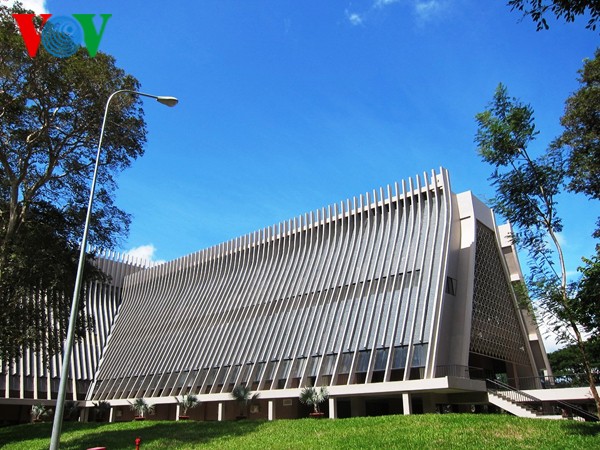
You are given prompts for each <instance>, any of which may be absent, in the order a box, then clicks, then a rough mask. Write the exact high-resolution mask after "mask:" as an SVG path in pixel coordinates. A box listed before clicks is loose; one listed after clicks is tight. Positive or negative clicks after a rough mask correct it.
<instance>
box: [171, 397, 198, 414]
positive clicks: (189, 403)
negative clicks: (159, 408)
mask: <svg viewBox="0 0 600 450" xmlns="http://www.w3.org/2000/svg"><path fill="white" fill-rule="evenodd" d="M177 403H179V407H180V408H181V409H182V410H183V414H179V420H188V419H189V418H190V417H189V416H188V415H187V411H188V409H192V408H195V407H196V406H198V405H199V404H200V400H198V397H196V396H195V395H182V396H181V400H178V402H177Z"/></svg>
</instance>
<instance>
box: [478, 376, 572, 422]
mask: <svg viewBox="0 0 600 450" xmlns="http://www.w3.org/2000/svg"><path fill="white" fill-rule="evenodd" d="M486 384H487V391H488V400H489V402H490V403H491V404H492V405H496V406H497V407H498V408H502V409H503V410H504V411H506V412H509V413H511V414H513V415H515V416H517V417H528V418H531V419H562V416H560V415H547V414H543V412H542V408H541V405H542V401H541V400H540V399H538V398H536V397H534V396H532V395H529V394H526V393H525V392H522V391H519V390H517V389H515V388H513V387H511V386H509V385H507V384H504V383H502V382H500V381H497V380H490V379H488V380H486Z"/></svg>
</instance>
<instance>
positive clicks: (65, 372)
mask: <svg viewBox="0 0 600 450" xmlns="http://www.w3.org/2000/svg"><path fill="white" fill-rule="evenodd" d="M122 93H128V94H133V95H141V96H143V97H150V98H154V99H156V101H158V102H159V103H162V104H163V105H167V106H175V105H176V104H177V102H178V100H177V99H176V98H175V97H165V96H158V95H151V94H145V93H143V92H137V91H133V90H130V89H120V90H118V91H115V92H113V93H112V94H111V95H110V96H109V97H108V100H107V101H106V107H105V108H104V119H103V120H102V129H101V130H100V139H99V141H98V151H97V152H96V164H95V165H94V176H93V177H92V186H91V188H90V198H89V201H88V207H87V215H86V218H85V227H84V229H83V238H82V239H81V249H80V252H79V265H78V266H77V277H76V278H75V288H74V290H73V300H72V302H71V315H70V317H69V329H68V331H67V339H66V341H65V348H64V353H63V359H62V369H61V374H60V385H59V388H58V398H57V399H56V408H55V411H54V423H53V425H52V437H51V439H50V450H57V449H58V446H59V443H60V432H61V428H62V421H63V410H64V406H65V397H66V393H67V379H68V377H69V366H70V363H71V353H72V352H73V340H74V338H75V324H76V322H77V310H78V309H79V294H80V292H81V283H82V278H83V268H84V266H85V253H86V252H85V250H86V246H87V238H88V232H89V228H90V219H91V216H92V203H93V202H94V191H95V189H96V178H97V175H98V166H99V163H100V149H101V148H102V138H103V137H104V127H105V125H106V117H107V115H108V106H109V105H110V101H111V100H112V99H113V97H114V96H115V95H117V94H122Z"/></svg>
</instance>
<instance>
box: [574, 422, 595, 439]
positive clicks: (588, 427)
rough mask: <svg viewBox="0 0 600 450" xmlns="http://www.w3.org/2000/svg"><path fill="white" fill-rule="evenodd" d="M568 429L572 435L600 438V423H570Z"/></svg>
mask: <svg viewBox="0 0 600 450" xmlns="http://www.w3.org/2000/svg"><path fill="white" fill-rule="evenodd" d="M566 425H567V426H566V429H567V430H568V432H569V433H570V434H577V435H580V436H600V422H574V421H573V422H571V421H570V422H568V423H567V424H566Z"/></svg>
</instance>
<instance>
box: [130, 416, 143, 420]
mask: <svg viewBox="0 0 600 450" xmlns="http://www.w3.org/2000/svg"><path fill="white" fill-rule="evenodd" d="M133 420H146V418H145V417H142V416H135V417H134V418H133Z"/></svg>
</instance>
